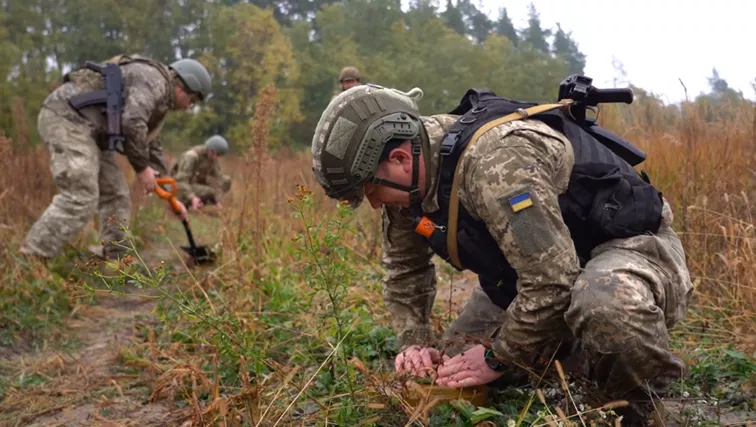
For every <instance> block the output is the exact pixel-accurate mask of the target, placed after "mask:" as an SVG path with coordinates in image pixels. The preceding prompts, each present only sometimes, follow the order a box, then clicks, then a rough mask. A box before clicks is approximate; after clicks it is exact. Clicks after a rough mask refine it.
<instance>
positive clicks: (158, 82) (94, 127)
mask: <svg viewBox="0 0 756 427" xmlns="http://www.w3.org/2000/svg"><path fill="white" fill-rule="evenodd" d="M156 65H157V66H161V67H165V66H163V65H162V64H157V63H156ZM121 72H122V75H123V88H124V106H123V113H122V114H121V128H122V133H123V135H124V137H125V139H126V141H125V142H124V144H123V149H124V154H125V155H126V157H127V158H128V160H129V162H130V163H131V165H132V167H133V168H134V170H135V171H137V172H141V171H142V170H143V169H144V168H145V167H147V166H151V167H152V168H153V169H156V170H157V171H159V172H161V173H162V174H164V173H165V165H164V163H163V157H162V147H161V143H160V141H159V139H158V135H159V132H160V129H161V127H162V124H163V121H164V119H165V117H166V114H167V113H168V111H169V110H170V109H172V108H174V105H175V89H174V84H173V82H172V81H170V79H166V75H167V76H170V75H171V74H170V72H169V71H168V69H167V67H165V68H163V69H162V70H160V69H158V68H156V66H152V65H149V64H146V63H143V62H133V63H128V64H123V65H121ZM66 77H67V78H68V79H70V81H69V82H67V83H65V84H63V85H61V86H60V87H58V88H57V89H56V90H55V91H53V92H52V93H51V94H50V95H49V96H48V97H47V99H45V101H44V104H43V107H44V108H48V109H50V110H53V111H55V112H56V113H57V114H58V115H60V116H62V117H64V118H66V119H67V120H70V121H72V122H78V123H81V124H82V125H83V126H86V127H87V128H88V131H89V132H91V134H92V137H93V138H94V139H95V141H97V144H98V145H99V146H100V147H106V146H107V140H108V135H107V130H108V121H107V117H106V116H105V115H104V114H103V113H102V111H101V107H100V106H91V107H87V108H82V109H81V110H79V111H78V112H77V111H76V110H74V109H73V107H71V105H70V104H69V103H68V101H69V100H70V99H71V97H72V96H74V95H78V94H80V93H85V92H89V91H92V90H100V89H102V87H103V84H102V78H101V76H100V74H98V73H97V72H95V71H92V70H88V69H79V70H75V71H72V72H71V73H69V74H68V75H67V76H66Z"/></svg>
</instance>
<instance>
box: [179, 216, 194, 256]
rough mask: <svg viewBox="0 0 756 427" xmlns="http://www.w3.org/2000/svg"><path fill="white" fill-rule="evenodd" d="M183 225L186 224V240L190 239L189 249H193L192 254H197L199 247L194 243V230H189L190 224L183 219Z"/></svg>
mask: <svg viewBox="0 0 756 427" xmlns="http://www.w3.org/2000/svg"><path fill="white" fill-rule="evenodd" d="M181 223H182V224H184V230H186V238H187V239H189V247H190V248H191V249H192V253H197V245H196V244H195V243H194V237H193V236H192V230H190V229H189V222H188V221H187V220H185V219H182V220H181Z"/></svg>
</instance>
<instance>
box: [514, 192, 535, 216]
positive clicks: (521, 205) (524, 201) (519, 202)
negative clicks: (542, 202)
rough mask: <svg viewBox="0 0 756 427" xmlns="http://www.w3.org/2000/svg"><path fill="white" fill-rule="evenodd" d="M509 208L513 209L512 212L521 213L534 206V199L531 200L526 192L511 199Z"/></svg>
mask: <svg viewBox="0 0 756 427" xmlns="http://www.w3.org/2000/svg"><path fill="white" fill-rule="evenodd" d="M509 206H511V207H512V211H514V212H520V211H521V210H523V209H525V208H529V207H531V206H533V199H531V198H530V193H529V192H525V193H522V194H519V195H517V196H514V197H512V198H511V199H509Z"/></svg>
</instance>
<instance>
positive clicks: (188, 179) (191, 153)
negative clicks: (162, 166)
mask: <svg viewBox="0 0 756 427" xmlns="http://www.w3.org/2000/svg"><path fill="white" fill-rule="evenodd" d="M206 153H207V149H206V148H205V146H204V145H197V146H194V147H192V148H191V149H189V150H187V151H185V152H184V153H183V154H182V155H181V157H180V158H179V160H178V161H177V162H176V164H175V165H173V168H172V170H171V175H173V177H174V178H175V179H176V184H177V185H178V198H179V200H191V199H192V198H193V197H194V196H195V194H194V193H193V190H192V185H193V184H200V185H208V186H212V187H217V188H220V190H221V191H224V192H225V191H228V189H229V188H230V187H231V178H230V177H229V176H228V175H224V174H223V173H221V168H220V162H219V161H218V160H217V159H216V160H210V159H209V158H208V157H207V155H206Z"/></svg>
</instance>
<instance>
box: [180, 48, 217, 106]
mask: <svg viewBox="0 0 756 427" xmlns="http://www.w3.org/2000/svg"><path fill="white" fill-rule="evenodd" d="M170 67H171V68H172V69H174V70H175V71H176V74H178V76H179V77H180V78H181V80H183V81H184V83H186V86H187V87H188V88H189V90H191V91H192V92H194V93H196V94H198V95H199V96H200V100H201V101H207V100H208V99H210V97H211V96H212V94H211V92H212V89H213V82H212V78H211V77H210V73H208V72H207V69H206V68H205V66H204V65H202V64H200V63H199V61H196V60H194V59H191V58H184V59H179V60H178V61H176V62H174V63H172V64H171V65H170Z"/></svg>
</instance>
